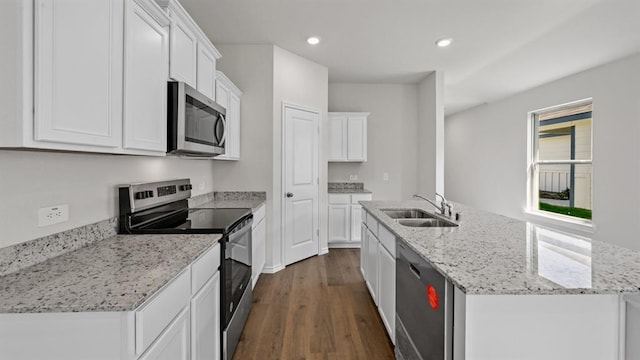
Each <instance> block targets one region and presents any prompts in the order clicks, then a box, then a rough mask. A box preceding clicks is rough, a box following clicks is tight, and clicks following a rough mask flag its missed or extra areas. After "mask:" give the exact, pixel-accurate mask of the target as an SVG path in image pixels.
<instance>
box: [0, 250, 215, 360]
mask: <svg viewBox="0 0 640 360" xmlns="http://www.w3.org/2000/svg"><path fill="white" fill-rule="evenodd" d="M219 267H220V244H216V245H214V246H212V247H211V248H210V249H209V250H207V251H205V252H204V253H203V254H202V255H201V256H200V257H198V259H196V260H195V261H194V262H193V263H192V264H190V265H189V266H188V267H187V268H186V269H185V270H183V271H182V272H181V273H180V274H178V275H177V276H176V277H175V278H173V279H172V280H170V281H169V283H167V284H166V285H165V286H163V287H162V288H161V289H160V290H158V292H156V293H155V294H154V295H153V296H152V297H151V298H150V299H148V300H146V301H145V302H144V303H143V304H142V305H140V306H139V307H138V308H136V309H135V310H133V311H112V312H66V313H25V314H0V359H3V360H4V359H11V360H41V359H64V360H87V359H101V360H210V359H215V360H218V359H219V358H220V354H221V348H220V272H219Z"/></svg>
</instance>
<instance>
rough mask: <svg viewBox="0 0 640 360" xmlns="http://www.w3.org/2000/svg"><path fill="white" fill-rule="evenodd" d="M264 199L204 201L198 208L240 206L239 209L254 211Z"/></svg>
mask: <svg viewBox="0 0 640 360" xmlns="http://www.w3.org/2000/svg"><path fill="white" fill-rule="evenodd" d="M264 202H265V200H251V199H249V200H213V201H209V202H206V203H204V204H201V205H199V206H198V207H199V208H213V209H222V208H241V209H251V210H252V211H254V212H255V211H256V210H257V209H258V208H259V207H260V206H261V205H262V204H264Z"/></svg>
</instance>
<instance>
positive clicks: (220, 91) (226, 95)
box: [216, 81, 231, 109]
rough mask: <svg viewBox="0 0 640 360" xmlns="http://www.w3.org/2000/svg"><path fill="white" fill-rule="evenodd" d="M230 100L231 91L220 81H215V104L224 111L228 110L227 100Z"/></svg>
mask: <svg viewBox="0 0 640 360" xmlns="http://www.w3.org/2000/svg"><path fill="white" fill-rule="evenodd" d="M230 98H231V90H229V88H228V87H227V86H226V85H225V84H223V83H222V82H221V81H216V102H217V103H218V104H220V105H222V106H224V108H225V109H228V108H229V99H230Z"/></svg>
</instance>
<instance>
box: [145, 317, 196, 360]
mask: <svg viewBox="0 0 640 360" xmlns="http://www.w3.org/2000/svg"><path fill="white" fill-rule="evenodd" d="M139 360H190V359H189V307H185V308H184V309H183V310H182V311H181V312H180V314H179V315H178V317H177V318H176V319H175V320H173V322H172V323H171V324H170V325H169V326H168V327H167V328H166V329H165V331H164V333H162V335H160V337H159V338H158V339H157V340H156V342H155V343H153V344H152V345H151V346H150V347H149V349H148V350H147V351H146V352H145V353H144V354H143V355H142V356H141V357H140V359H139Z"/></svg>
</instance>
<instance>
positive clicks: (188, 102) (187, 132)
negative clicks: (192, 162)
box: [167, 81, 226, 157]
mask: <svg viewBox="0 0 640 360" xmlns="http://www.w3.org/2000/svg"><path fill="white" fill-rule="evenodd" d="M167 88H168V96H167V103H168V109H167V110H168V111H167V116H168V121H167V153H169V154H172V155H184V156H193V157H212V156H217V155H221V154H224V152H225V115H226V110H225V108H224V107H222V106H221V105H219V104H217V103H216V102H215V101H213V100H211V99H210V98H208V97H207V96H205V95H203V94H201V93H200V92H198V91H197V90H196V89H194V88H192V87H191V86H189V85H187V84H185V83H183V82H174V81H170V82H169V83H168V86H167Z"/></svg>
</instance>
